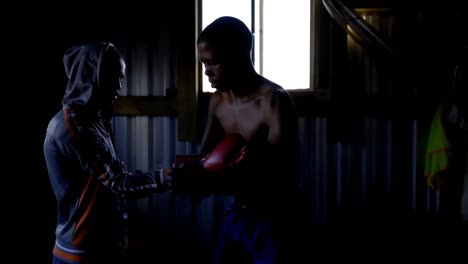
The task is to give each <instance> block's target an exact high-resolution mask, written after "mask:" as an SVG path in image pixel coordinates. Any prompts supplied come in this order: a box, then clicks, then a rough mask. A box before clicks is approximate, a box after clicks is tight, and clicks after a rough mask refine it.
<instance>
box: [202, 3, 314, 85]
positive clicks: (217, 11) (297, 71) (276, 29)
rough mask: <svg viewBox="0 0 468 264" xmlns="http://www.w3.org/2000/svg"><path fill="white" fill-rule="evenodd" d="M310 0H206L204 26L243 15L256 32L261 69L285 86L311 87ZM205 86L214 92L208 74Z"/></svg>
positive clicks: (256, 60)
mask: <svg viewBox="0 0 468 264" xmlns="http://www.w3.org/2000/svg"><path fill="white" fill-rule="evenodd" d="M310 2H311V1H310V0H295V1H287V0H268V1H264V0H236V1H233V0H202V7H201V19H202V21H201V23H202V29H203V28H205V27H206V26H207V25H208V24H210V23H211V22H212V21H213V20H215V19H216V18H218V17H220V16H233V17H237V18H239V19H240V20H242V21H243V22H244V23H245V24H246V25H247V26H248V27H249V28H250V30H251V31H252V33H253V35H254V54H253V61H254V65H255V68H256V69H257V71H258V72H259V73H260V74H262V75H263V76H265V77H266V78H268V79H271V80H272V81H274V82H276V83H278V84H280V85H281V86H283V87H284V88H285V89H288V90H293V89H310V88H312V85H311V83H312V82H311V74H310V72H311V70H312V69H311V65H312V63H311V43H310V40H311V27H310V25H311V6H310ZM252 9H253V11H254V12H252ZM252 21H253V23H252ZM202 69H203V70H204V68H202ZM202 87H203V92H213V91H214V89H213V88H211V87H210V85H209V82H208V79H207V77H206V76H204V75H203V78H202Z"/></svg>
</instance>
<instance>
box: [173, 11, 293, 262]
mask: <svg viewBox="0 0 468 264" xmlns="http://www.w3.org/2000/svg"><path fill="white" fill-rule="evenodd" d="M197 48H198V53H199V54H198V55H199V59H200V61H201V62H202V63H203V64H204V66H205V75H207V76H208V78H209V81H210V83H211V86H212V87H213V88H215V89H216V90H217V91H216V92H214V93H213V94H212V96H211V99H210V103H209V109H208V119H207V126H206V129H205V133H204V136H203V139H202V143H201V144H202V156H205V155H207V154H211V155H217V154H218V153H214V154H213V153H212V152H218V151H219V149H216V145H217V144H218V143H219V142H220V141H222V140H223V138H226V137H227V136H229V135H233V134H238V135H240V136H242V138H243V140H244V142H246V144H247V146H248V151H247V154H246V155H245V156H244V158H243V160H242V161H241V162H239V163H238V164H236V166H231V167H229V168H226V169H225V170H223V171H222V172H221V173H216V174H215V175H212V174H210V175H211V176H212V177H209V176H206V175H207V174H206V173H201V174H203V175H204V176H205V177H204V176H199V177H197V178H198V180H197V183H198V185H195V184H194V180H193V178H192V180H191V181H190V184H188V185H189V186H188V188H192V189H194V188H203V189H204V190H208V191H209V192H210V193H223V194H231V195H233V197H234V201H233V204H232V206H231V207H230V208H229V209H228V210H227V212H226V214H225V221H224V223H223V226H222V227H221V230H220V232H219V241H218V245H217V251H216V255H215V263H286V261H288V263H291V257H290V255H289V256H288V254H289V253H290V252H288V250H287V249H286V244H287V245H289V246H292V245H293V243H292V242H293V241H292V240H290V239H287V240H288V241H285V240H286V237H285V236H283V235H285V234H286V233H289V234H291V233H294V231H293V230H292V229H293V226H294V223H291V222H290V223H287V222H285V221H284V220H283V219H289V220H292V219H293V218H295V217H294V216H293V215H291V214H292V212H293V211H292V210H291V209H292V208H293V207H294V206H293V205H294V204H295V201H294V200H293V199H294V198H295V197H297V194H298V193H299V192H298V190H299V181H298V167H299V166H298V135H297V118H296V113H295V107H294V104H293V102H292V100H291V97H290V95H289V94H288V92H287V91H286V90H284V89H283V88H282V87H281V86H280V85H278V84H276V83H274V82H272V81H270V80H268V79H266V78H265V77H263V76H261V75H259V74H258V73H257V72H256V71H255V68H254V66H253V64H252V61H251V56H250V54H251V48H252V34H251V32H250V31H249V29H248V28H247V27H246V26H245V24H244V23H243V22H241V21H240V20H238V19H236V18H233V17H221V18H218V19H217V20H215V21H214V22H213V23H211V24H210V25H209V26H207V27H206V28H205V29H204V30H203V31H202V32H201V34H200V35H199V38H198V40H197ZM292 78H293V76H292ZM222 151H225V150H222ZM178 176H179V177H178ZM182 178H185V177H180V175H178V173H177V172H176V171H174V175H173V187H174V188H175V189H177V188H178V186H179V184H181V185H182V182H183V180H181V179H182ZM195 186H197V187H195ZM296 220H297V219H296ZM283 242H286V243H283Z"/></svg>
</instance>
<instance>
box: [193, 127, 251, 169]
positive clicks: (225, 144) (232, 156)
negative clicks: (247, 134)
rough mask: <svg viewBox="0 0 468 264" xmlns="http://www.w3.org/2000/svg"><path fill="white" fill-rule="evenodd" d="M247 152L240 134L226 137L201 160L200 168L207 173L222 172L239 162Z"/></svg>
mask: <svg viewBox="0 0 468 264" xmlns="http://www.w3.org/2000/svg"><path fill="white" fill-rule="evenodd" d="M247 150H248V148H247V145H246V141H245V140H244V138H243V137H242V136H241V135H240V134H237V133H234V134H231V135H228V136H226V137H225V138H224V139H223V140H221V141H220V142H219V143H218V144H217V145H216V146H215V147H214V149H213V150H212V151H211V152H210V153H208V154H207V155H206V156H205V157H203V158H202V160H201V162H202V166H203V168H204V169H205V170H206V171H209V172H219V171H222V170H224V169H226V168H228V167H230V166H232V165H234V164H235V163H238V162H239V161H241V160H242V159H243V158H244V156H245V155H246V153H247Z"/></svg>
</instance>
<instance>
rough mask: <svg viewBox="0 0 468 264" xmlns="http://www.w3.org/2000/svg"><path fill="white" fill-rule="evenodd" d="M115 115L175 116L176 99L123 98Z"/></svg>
mask: <svg viewBox="0 0 468 264" xmlns="http://www.w3.org/2000/svg"><path fill="white" fill-rule="evenodd" d="M114 115H124V116H136V115H143V116H175V115H177V103H176V98H175V97H172V96H121V97H120V98H119V99H118V100H117V102H116V104H115V108H114Z"/></svg>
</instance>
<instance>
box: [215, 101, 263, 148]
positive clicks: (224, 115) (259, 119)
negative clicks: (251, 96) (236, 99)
mask: <svg viewBox="0 0 468 264" xmlns="http://www.w3.org/2000/svg"><path fill="white" fill-rule="evenodd" d="M215 114H216V117H217V118H218V120H219V122H220V124H221V126H222V128H223V129H224V131H225V133H226V134H231V133H240V134H241V135H242V136H244V138H245V139H246V140H249V139H250V138H252V137H253V136H254V135H256V134H257V133H258V132H259V130H260V129H261V128H262V127H264V126H265V125H266V123H267V122H266V115H265V113H264V111H263V110H262V109H261V107H259V105H257V104H254V103H246V104H229V103H223V104H221V105H220V106H219V107H218V108H217V110H216V112H215Z"/></svg>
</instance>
